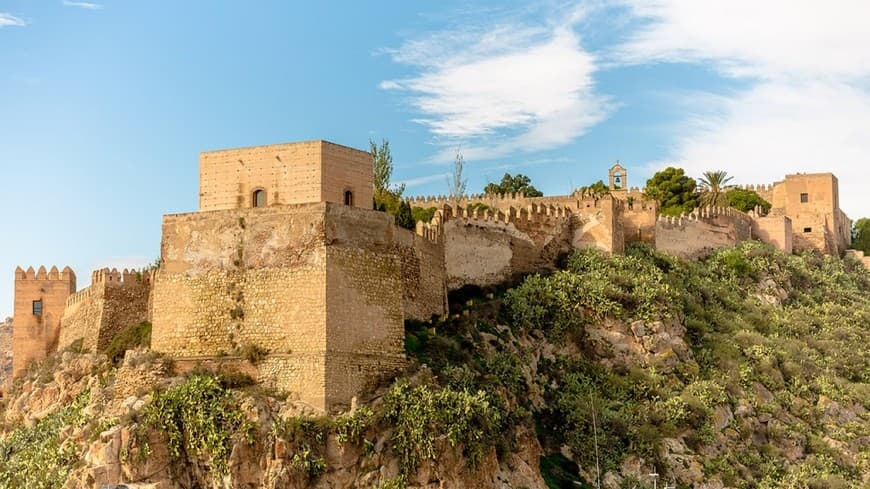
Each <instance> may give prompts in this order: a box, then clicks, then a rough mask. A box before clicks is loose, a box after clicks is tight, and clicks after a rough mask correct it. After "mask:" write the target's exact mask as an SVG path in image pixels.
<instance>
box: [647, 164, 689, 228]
mask: <svg viewBox="0 0 870 489" xmlns="http://www.w3.org/2000/svg"><path fill="white" fill-rule="evenodd" d="M696 188H697V184H696V183H695V179H694V178H690V177H688V176H686V173H685V172H684V171H683V169H682V168H674V167H670V166H669V167H667V168H665V169H664V170H662V171H660V172H658V173H656V174H655V175H653V177H652V178H650V179H649V180H647V181H646V197H647V198H650V199H655V200H657V201H658V202H659V206H660V207H659V209H660V212H661V213H662V214H664V215H666V216H679V215H680V214H682V213H684V212H685V213H689V212H692V210H693V209H695V208H696V207H698V196H697V194H696V193H695V189H696Z"/></svg>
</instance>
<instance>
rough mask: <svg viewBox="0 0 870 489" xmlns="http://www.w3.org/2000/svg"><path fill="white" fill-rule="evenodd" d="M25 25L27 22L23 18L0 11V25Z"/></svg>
mask: <svg viewBox="0 0 870 489" xmlns="http://www.w3.org/2000/svg"><path fill="white" fill-rule="evenodd" d="M25 25H27V22H25V21H24V19H21V18H19V17H16V16H14V15H12V14H7V13H5V12H0V27H12V26H17V27H23V26H25Z"/></svg>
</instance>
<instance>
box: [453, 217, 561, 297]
mask: <svg viewBox="0 0 870 489" xmlns="http://www.w3.org/2000/svg"><path fill="white" fill-rule="evenodd" d="M445 211H446V213H447V216H446V222H445V224H444V241H445V245H444V246H445V261H446V268H447V287H448V289H458V288H461V287H462V286H464V285H476V286H479V287H486V286H492V285H497V284H500V283H503V282H505V281H509V280H512V279H514V278H515V277H516V276H518V275H519V274H526V273H533V272H539V271H544V270H546V269H551V268H553V267H554V266H555V264H556V262H557V260H558V258H559V256H560V255H562V254H563V253H567V252H568V251H569V250H570V226H571V221H570V211H568V210H567V209H565V208H557V207H555V206H544V205H538V204H532V205H530V206H529V207H528V208H522V209H516V208H509V209H508V211H507V212H501V211H493V210H485V211H481V210H473V209H469V208H464V209H463V208H461V207H459V208H457V209H455V210H453V209H450V208H449V207H447V208H445Z"/></svg>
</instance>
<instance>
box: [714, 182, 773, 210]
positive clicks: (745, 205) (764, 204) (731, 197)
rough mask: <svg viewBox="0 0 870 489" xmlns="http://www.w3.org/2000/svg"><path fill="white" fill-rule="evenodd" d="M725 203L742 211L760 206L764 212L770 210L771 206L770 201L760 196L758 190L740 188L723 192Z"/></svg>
mask: <svg viewBox="0 0 870 489" xmlns="http://www.w3.org/2000/svg"><path fill="white" fill-rule="evenodd" d="M725 204H726V205H727V206H728V207H733V208H735V209H737V210H738V211H742V212H749V211H752V210H755V208H756V207H761V209H762V210H763V211H764V212H765V213H766V212H768V211H770V207H771V205H770V202H768V201H766V200H764V199H763V198H761V196H760V195H758V192H756V191H754V190H745V189H742V188H732V189H729V190H728V191H727V192H725Z"/></svg>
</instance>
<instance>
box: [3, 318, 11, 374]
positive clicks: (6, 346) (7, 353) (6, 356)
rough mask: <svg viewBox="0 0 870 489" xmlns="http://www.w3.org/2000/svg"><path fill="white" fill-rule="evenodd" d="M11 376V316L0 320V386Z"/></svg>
mask: <svg viewBox="0 0 870 489" xmlns="http://www.w3.org/2000/svg"><path fill="white" fill-rule="evenodd" d="M11 377H12V318H6V319H5V320H3V321H0V386H5V385H7V384H8V383H9V381H10V380H11Z"/></svg>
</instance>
